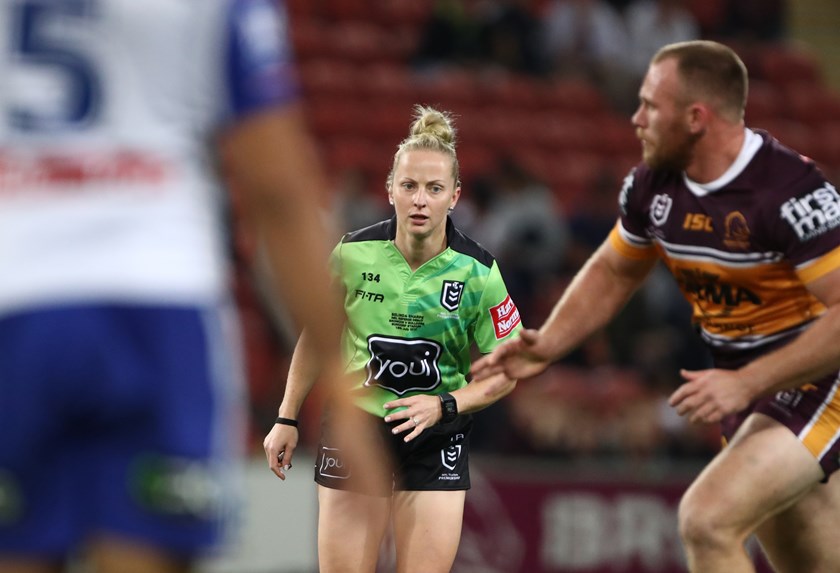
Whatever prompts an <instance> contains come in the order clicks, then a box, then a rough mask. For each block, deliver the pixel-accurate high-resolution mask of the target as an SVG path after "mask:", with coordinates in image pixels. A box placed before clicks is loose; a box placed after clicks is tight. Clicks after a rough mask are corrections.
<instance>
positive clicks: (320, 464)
mask: <svg viewBox="0 0 840 573" xmlns="http://www.w3.org/2000/svg"><path fill="white" fill-rule="evenodd" d="M371 417H372V418H374V417H375V416H373V415H371ZM375 418H376V420H377V423H378V427H380V428H381V431H380V432H379V435H378V436H377V439H378V440H379V442H380V443H379V444H378V446H377V447H381V448H383V450H384V451H386V452H387V453H388V454H390V456H391V460H392V463H393V471H391V470H390V469H389V468H387V467H383V468H382V471H383V472H389V471H390V472H391V475H390V476H382V477H383V479H382V480H376V481H378V482H380V483H383V484H392V485H391V487H390V488H387V487H381V486H373V485H372V484H370V483H361V481H362V480H361V479H360V478H355V476H354V474H353V468H352V467H350V463H349V461H348V460H346V459H345V457H344V456H342V453H341V450H340V448H339V447H338V446H337V441H336V440H335V439H334V437H333V436H335V435H336V434H335V432H337V431H340V428H334V427H333V425H332V423H331V416H330V414H329V409H327V411H326V413H325V415H324V419H323V421H322V423H321V440H320V442H319V444H318V455H317V457H316V459H315V481H316V482H317V483H318V484H320V485H322V486H324V487H328V488H331V489H341V490H347V491H354V492H357V493H365V494H369V495H376V496H382V497H390V496H391V495H392V494H393V492H394V491H454V490H466V489H469V488H470V469H469V450H470V431H471V430H472V425H473V421H472V416H471V415H469V414H466V415H461V416H458V418H457V419H456V420H455V421H454V422H451V423H449V424H436V425H435V426H432V427H431V428H426V429H425V430H423V432H422V433H421V434H420V435H419V436H417V437H416V438H414V439H413V440H412V441H410V442H408V443H405V442H404V441H403V438H404V437H405V436H406V434H407V433H408V432H403V433H400V434H396V435H394V434H392V433H391V428H393V427H394V426H397V425H399V424H400V423H402V421H396V422H392V423H390V424H387V423H385V421H384V420H382V419H381V418H378V417H375ZM389 478H390V479H389Z"/></svg>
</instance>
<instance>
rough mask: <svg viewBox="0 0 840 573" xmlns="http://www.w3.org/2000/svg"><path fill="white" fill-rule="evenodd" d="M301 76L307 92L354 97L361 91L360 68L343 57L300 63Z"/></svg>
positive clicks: (316, 94) (315, 95)
mask: <svg viewBox="0 0 840 573" xmlns="http://www.w3.org/2000/svg"><path fill="white" fill-rule="evenodd" d="M300 78H301V83H302V84H303V88H304V90H305V91H306V92H307V94H309V95H311V96H314V97H320V96H327V97H329V96H334V97H342V98H353V97H356V96H357V95H358V94H360V93H361V89H360V87H361V76H360V73H359V68H358V66H356V65H355V64H353V63H352V62H346V61H344V60H341V59H323V58H321V59H315V60H309V61H307V62H303V63H302V64H301V65H300Z"/></svg>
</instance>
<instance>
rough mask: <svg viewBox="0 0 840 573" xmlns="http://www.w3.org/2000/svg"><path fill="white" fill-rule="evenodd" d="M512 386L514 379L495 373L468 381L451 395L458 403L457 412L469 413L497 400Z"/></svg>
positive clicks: (507, 392)
mask: <svg viewBox="0 0 840 573" xmlns="http://www.w3.org/2000/svg"><path fill="white" fill-rule="evenodd" d="M514 388H516V380H511V379H510V378H508V377H507V376H505V375H504V374H496V375H495V376H491V377H489V378H485V379H484V380H478V381H473V382H470V383H469V384H467V385H466V386H464V387H463V388H461V389H459V390H455V391H454V392H452V397H453V398H455V401H456V402H457V404H458V412H459V413H461V414H470V413H472V412H477V411H479V410H483V409H484V408H486V407H487V406H490V405H491V404H493V403H494V402H498V401H499V400H501V399H502V398H504V397H505V396H507V395H508V394H510V393H511V392H513V389H514Z"/></svg>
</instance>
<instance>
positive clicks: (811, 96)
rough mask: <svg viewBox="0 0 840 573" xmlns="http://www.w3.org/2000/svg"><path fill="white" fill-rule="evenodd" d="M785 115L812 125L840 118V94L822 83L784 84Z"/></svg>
mask: <svg viewBox="0 0 840 573" xmlns="http://www.w3.org/2000/svg"><path fill="white" fill-rule="evenodd" d="M783 97H784V102H785V105H784V106H783V108H782V110H783V111H784V112H785V114H784V115H785V116H786V117H788V118H790V119H793V120H796V121H802V122H805V123H808V124H810V125H813V126H817V125H820V124H822V123H824V122H826V121H834V120H840V96H838V95H837V94H836V93H835V92H833V91H831V90H829V89H828V88H827V87H826V86H824V85H822V84H815V83H811V82H804V83H791V84H789V85H787V86H785V89H784V96H783Z"/></svg>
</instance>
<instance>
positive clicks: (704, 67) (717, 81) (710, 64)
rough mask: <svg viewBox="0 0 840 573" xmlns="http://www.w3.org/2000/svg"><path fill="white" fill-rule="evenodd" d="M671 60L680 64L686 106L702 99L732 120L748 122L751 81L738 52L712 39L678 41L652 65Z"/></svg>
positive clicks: (664, 48) (656, 57)
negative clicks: (748, 91)
mask: <svg viewBox="0 0 840 573" xmlns="http://www.w3.org/2000/svg"><path fill="white" fill-rule="evenodd" d="M670 58H672V59H674V60H675V61H676V63H677V71H678V73H679V76H680V77H679V79H680V83H681V84H682V87H683V92H684V93H683V96H684V98H685V100H686V103H690V102H691V101H692V100H696V99H701V100H703V101H705V102H708V103H711V104H712V105H713V106H714V107H715V108H716V110H717V112H718V113H720V114H721V115H722V116H724V117H726V118H727V119H729V120H732V121H741V120H743V119H744V110H745V109H746V106H747V90H748V87H749V80H748V77H747V67H746V66H745V65H744V62H743V61H742V60H741V58H739V57H738V54H736V53H735V51H734V50H732V49H731V48H729V47H728V46H725V45H723V44H720V43H718V42H712V41H709V40H692V41H689V42H678V43H675V44H668V45H666V46H664V47H663V48H661V49H660V50H659V51H658V52H657V53H656V55H654V56H653V59H652V60H651V63H658V62H661V61H662V60H666V59H670Z"/></svg>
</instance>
